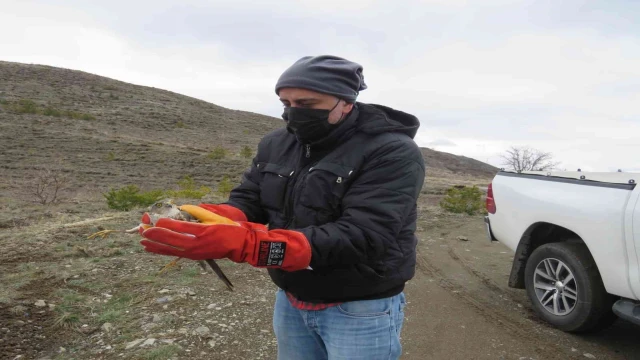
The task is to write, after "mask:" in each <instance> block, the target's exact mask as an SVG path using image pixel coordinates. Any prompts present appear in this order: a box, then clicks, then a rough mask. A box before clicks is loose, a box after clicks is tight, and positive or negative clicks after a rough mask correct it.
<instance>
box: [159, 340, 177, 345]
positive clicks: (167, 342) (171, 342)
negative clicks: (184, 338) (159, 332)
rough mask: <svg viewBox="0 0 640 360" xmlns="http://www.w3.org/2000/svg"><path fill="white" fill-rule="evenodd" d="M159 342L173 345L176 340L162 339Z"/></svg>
mask: <svg viewBox="0 0 640 360" xmlns="http://www.w3.org/2000/svg"><path fill="white" fill-rule="evenodd" d="M160 341H162V342H163V343H165V344H173V343H174V342H175V341H176V339H162V340H160Z"/></svg>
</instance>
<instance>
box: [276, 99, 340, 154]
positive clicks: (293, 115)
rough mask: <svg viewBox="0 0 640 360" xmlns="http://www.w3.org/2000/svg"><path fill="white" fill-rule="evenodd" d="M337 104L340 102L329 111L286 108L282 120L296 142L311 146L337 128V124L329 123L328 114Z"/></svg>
mask: <svg viewBox="0 0 640 360" xmlns="http://www.w3.org/2000/svg"><path fill="white" fill-rule="evenodd" d="M339 103H340V100H338V102H337V103H336V105H335V106H334V107H333V108H332V109H331V110H323V109H305V108H296V107H288V108H286V109H284V113H283V114H282V118H283V119H284V120H285V121H286V122H287V127H288V128H289V130H290V131H292V132H293V133H294V134H295V135H296V137H297V138H298V141H300V142H301V143H303V144H311V143H313V142H314V141H317V140H320V139H323V138H325V137H326V136H327V135H329V133H330V132H331V131H332V130H333V129H335V128H336V127H337V126H338V124H330V123H329V114H330V113H331V111H333V109H335V108H336V107H337V106H338V104H339ZM338 123H339V122H338Z"/></svg>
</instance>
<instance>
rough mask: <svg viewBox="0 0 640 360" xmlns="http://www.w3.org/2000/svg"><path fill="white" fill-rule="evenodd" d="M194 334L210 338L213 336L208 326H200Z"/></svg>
mask: <svg viewBox="0 0 640 360" xmlns="http://www.w3.org/2000/svg"><path fill="white" fill-rule="evenodd" d="M193 334H194V335H198V336H201V337H209V336H211V331H210V330H209V328H208V327H206V326H200V327H198V328H197V329H195V330H194V331H193Z"/></svg>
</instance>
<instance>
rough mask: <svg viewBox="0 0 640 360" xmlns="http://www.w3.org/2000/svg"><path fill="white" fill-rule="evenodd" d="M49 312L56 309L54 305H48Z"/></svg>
mask: <svg viewBox="0 0 640 360" xmlns="http://www.w3.org/2000/svg"><path fill="white" fill-rule="evenodd" d="M48 305H49V310H53V309H55V308H56V304H52V303H49V304H48Z"/></svg>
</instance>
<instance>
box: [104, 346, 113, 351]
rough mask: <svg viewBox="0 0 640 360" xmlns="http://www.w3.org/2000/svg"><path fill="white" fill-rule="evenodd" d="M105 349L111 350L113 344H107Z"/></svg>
mask: <svg viewBox="0 0 640 360" xmlns="http://www.w3.org/2000/svg"><path fill="white" fill-rule="evenodd" d="M104 349H105V350H111V349H112V347H111V345H107V346H105V347H104Z"/></svg>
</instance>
